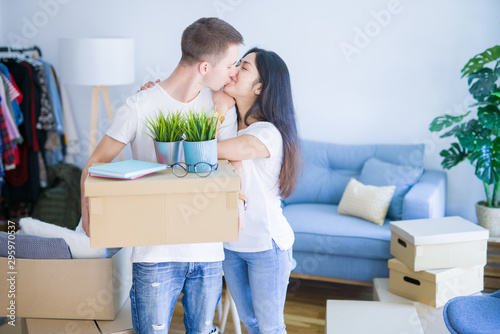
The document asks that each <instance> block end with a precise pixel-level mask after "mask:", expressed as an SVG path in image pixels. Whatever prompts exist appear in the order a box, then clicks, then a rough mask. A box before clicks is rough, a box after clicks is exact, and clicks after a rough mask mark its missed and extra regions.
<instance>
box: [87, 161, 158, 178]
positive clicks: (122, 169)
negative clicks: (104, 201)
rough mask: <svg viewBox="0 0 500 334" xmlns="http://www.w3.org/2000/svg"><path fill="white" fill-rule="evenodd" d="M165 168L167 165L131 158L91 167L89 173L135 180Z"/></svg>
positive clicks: (97, 175)
mask: <svg viewBox="0 0 500 334" xmlns="http://www.w3.org/2000/svg"><path fill="white" fill-rule="evenodd" d="M164 169H167V165H164V164H159V163H156V162H147V161H140V160H132V159H131V160H125V161H119V162H112V163H109V164H105V165H100V166H92V167H89V175H90V176H94V177H105V178H111V179H122V180H133V179H137V178H139V177H142V176H145V175H148V174H152V173H156V172H159V171H162V170H164Z"/></svg>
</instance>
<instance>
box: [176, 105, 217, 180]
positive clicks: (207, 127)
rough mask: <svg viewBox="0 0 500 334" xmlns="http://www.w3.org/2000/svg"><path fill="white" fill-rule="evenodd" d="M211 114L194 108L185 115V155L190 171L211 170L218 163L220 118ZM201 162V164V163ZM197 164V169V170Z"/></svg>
mask: <svg viewBox="0 0 500 334" xmlns="http://www.w3.org/2000/svg"><path fill="white" fill-rule="evenodd" d="M216 115H217V113H214V115H213V116H209V115H208V114H206V113H205V111H204V110H202V111H201V112H200V113H195V112H193V111H192V110H190V111H189V113H188V114H187V115H186V116H185V121H186V124H185V130H184V134H185V140H184V143H183V146H184V157H185V162H186V165H187V167H188V171H189V172H196V173H206V172H210V171H211V170H212V168H214V166H216V164H217V139H215V134H216V132H217V125H218V123H219V118H218V117H217V116H216ZM200 163H201V164H200ZM195 165H196V170H195ZM215 168H216V167H215Z"/></svg>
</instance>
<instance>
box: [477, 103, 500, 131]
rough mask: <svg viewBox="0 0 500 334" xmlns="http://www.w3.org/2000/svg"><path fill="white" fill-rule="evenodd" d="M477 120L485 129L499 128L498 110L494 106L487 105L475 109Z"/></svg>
mask: <svg viewBox="0 0 500 334" xmlns="http://www.w3.org/2000/svg"><path fill="white" fill-rule="evenodd" d="M477 117H478V120H479V122H480V123H481V124H482V125H483V126H484V127H485V128H487V129H490V130H494V129H500V110H498V108H497V107H496V106H492V105H488V106H485V107H479V108H478V110H477Z"/></svg>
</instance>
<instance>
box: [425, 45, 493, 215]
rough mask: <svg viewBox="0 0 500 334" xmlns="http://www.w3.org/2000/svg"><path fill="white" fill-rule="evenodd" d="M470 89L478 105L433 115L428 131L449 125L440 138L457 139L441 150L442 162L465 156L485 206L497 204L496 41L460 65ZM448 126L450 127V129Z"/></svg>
mask: <svg viewBox="0 0 500 334" xmlns="http://www.w3.org/2000/svg"><path fill="white" fill-rule="evenodd" d="M461 72H462V78H463V77H467V78H468V85H469V92H470V93H471V94H472V96H473V97H474V99H475V100H476V101H477V103H475V104H473V105H471V107H477V109H476V110H471V111H469V112H467V113H465V114H463V115H459V116H452V115H443V116H439V117H436V118H435V119H434V120H433V121H432V123H431V124H430V126H429V129H430V131H433V132H440V131H442V130H444V129H448V130H447V131H446V132H445V133H443V134H442V135H441V136H440V138H445V137H452V136H454V137H455V138H456V139H457V140H458V142H454V143H452V144H451V147H450V148H449V149H447V150H442V151H441V153H440V155H441V156H442V157H443V161H442V162H441V165H442V166H443V168H445V169H450V168H452V167H454V166H456V165H458V164H459V163H461V162H462V161H464V160H469V162H470V163H471V164H472V165H473V166H474V167H475V174H476V176H477V177H478V178H479V179H480V180H481V181H482V182H483V184H484V190H485V193H486V205H487V206H488V207H497V208H498V207H500V198H499V196H500V109H499V106H500V89H499V87H498V83H499V78H500V46H499V45H496V46H494V47H492V48H490V49H487V50H486V51H484V52H483V53H480V54H478V55H476V56H474V57H473V58H471V59H470V60H469V61H468V62H467V64H466V65H465V66H464V68H463V69H462V71H461ZM449 128H451V129H449Z"/></svg>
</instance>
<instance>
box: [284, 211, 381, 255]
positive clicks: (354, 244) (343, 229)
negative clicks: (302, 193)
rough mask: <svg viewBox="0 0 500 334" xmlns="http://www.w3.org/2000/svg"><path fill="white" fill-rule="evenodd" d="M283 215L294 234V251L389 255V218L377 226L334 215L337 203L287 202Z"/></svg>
mask: <svg viewBox="0 0 500 334" xmlns="http://www.w3.org/2000/svg"><path fill="white" fill-rule="evenodd" d="M283 214H284V215H285V217H286V218H287V220H288V222H289V223H290V225H291V227H292V229H293V231H294V233H295V243H294V245H293V249H294V251H302V252H310V253H319V254H334V255H341V256H352V257H366V258H375V259H389V258H390V240H391V231H390V228H389V221H388V220H386V221H385V223H384V225H382V226H379V225H375V224H372V223H370V222H368V221H366V220H364V219H361V218H356V217H351V216H343V215H339V214H337V205H332V204H309V203H305V204H290V205H287V206H285V207H284V208H283Z"/></svg>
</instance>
